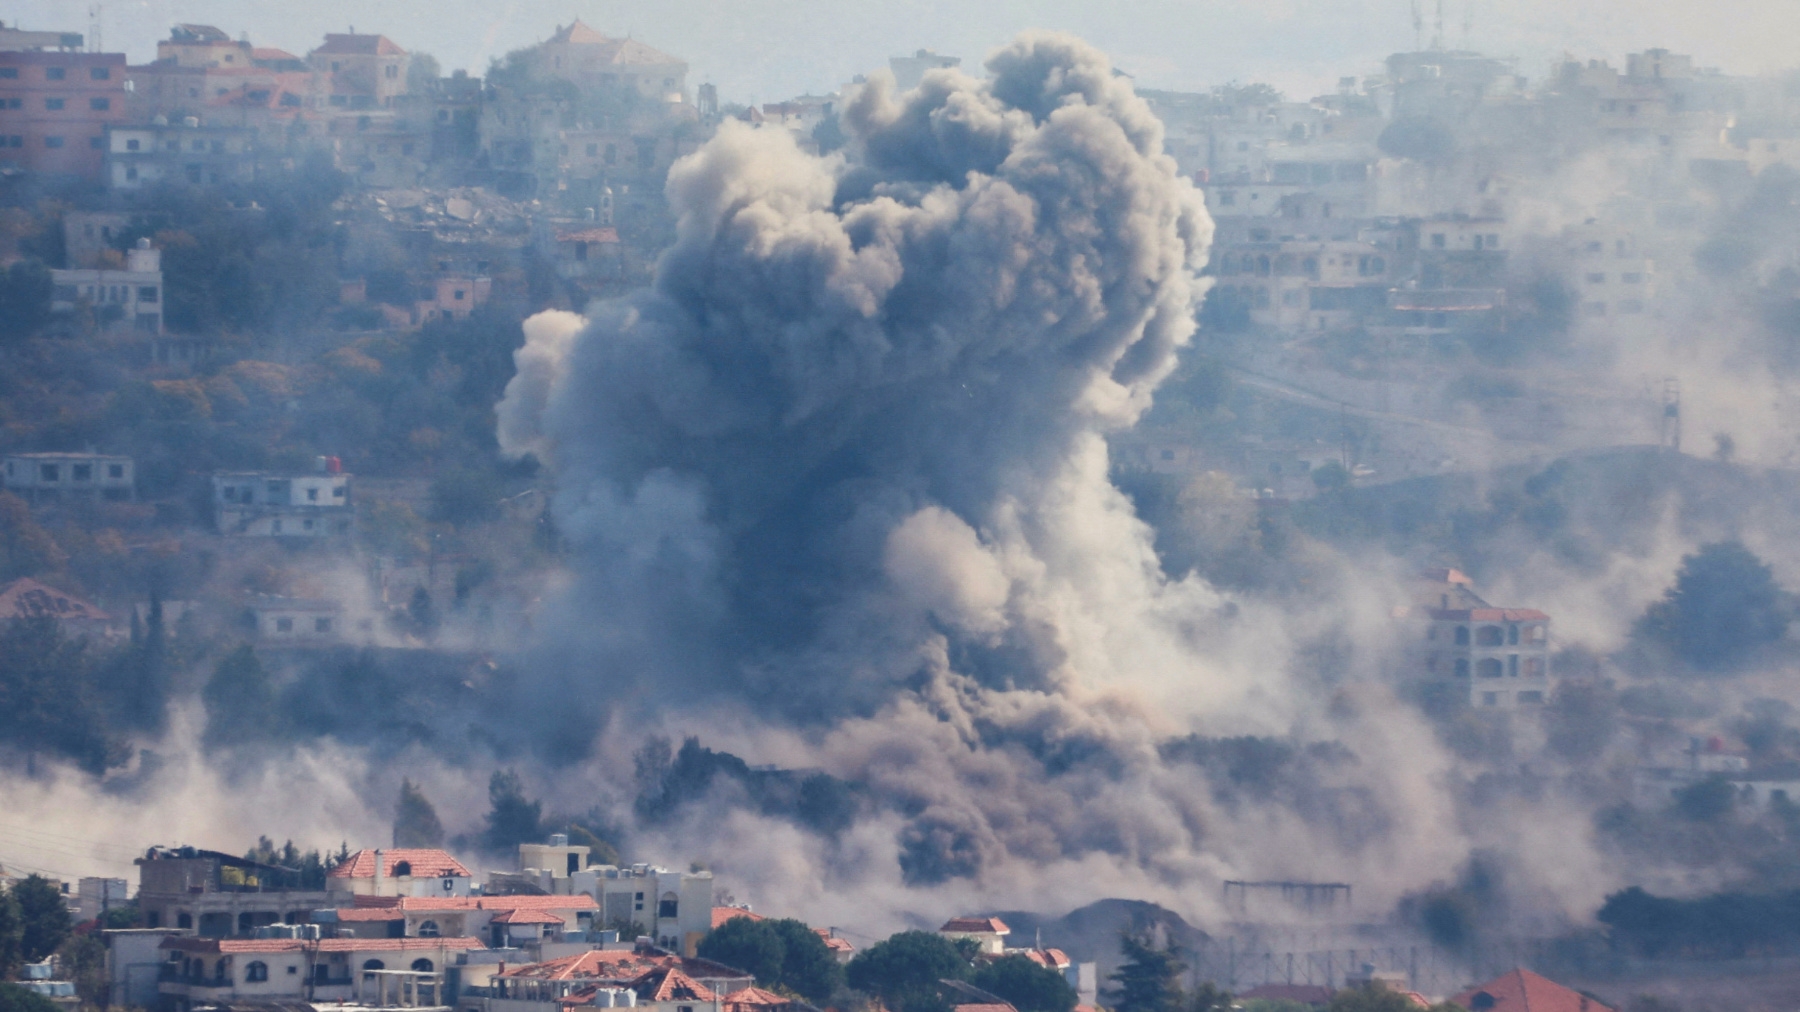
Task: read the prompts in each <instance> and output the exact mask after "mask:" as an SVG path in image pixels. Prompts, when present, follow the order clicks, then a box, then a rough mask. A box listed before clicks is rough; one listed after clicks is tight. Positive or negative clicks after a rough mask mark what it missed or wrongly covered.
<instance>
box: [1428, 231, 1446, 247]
mask: <svg viewBox="0 0 1800 1012" xmlns="http://www.w3.org/2000/svg"><path fill="white" fill-rule="evenodd" d="M1431 248H1432V249H1443V248H1444V233H1442V232H1433V233H1431Z"/></svg>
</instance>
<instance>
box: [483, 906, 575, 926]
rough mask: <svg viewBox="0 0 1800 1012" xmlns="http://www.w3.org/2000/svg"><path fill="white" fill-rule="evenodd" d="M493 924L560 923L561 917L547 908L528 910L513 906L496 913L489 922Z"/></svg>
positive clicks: (561, 921)
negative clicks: (510, 908)
mask: <svg viewBox="0 0 1800 1012" xmlns="http://www.w3.org/2000/svg"><path fill="white" fill-rule="evenodd" d="M490 923H493V924H562V923H564V921H563V919H562V918H560V917H558V916H556V915H555V914H553V913H551V912H549V911H548V910H528V909H525V908H523V907H515V908H514V909H512V910H508V911H506V912H505V913H502V914H498V915H496V916H495V917H494V918H493V920H492V921H491V922H490Z"/></svg>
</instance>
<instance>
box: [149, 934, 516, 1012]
mask: <svg viewBox="0 0 1800 1012" xmlns="http://www.w3.org/2000/svg"><path fill="white" fill-rule="evenodd" d="M481 947H482V945H481V942H480V941H478V940H476V939H473V938H317V939H315V938H280V937H275V938H237V939H231V938H217V937H210V938H208V937H203V938H184V937H181V936H170V937H168V938H165V939H164V940H163V941H162V943H161V946H160V948H161V950H162V952H163V953H164V954H165V957H166V959H165V961H164V963H163V965H162V968H161V972H160V974H159V983H158V991H159V992H160V994H161V996H162V999H163V1002H164V1007H165V1008H168V1009H170V1010H172V1012H189V1010H190V1009H194V1008H198V1007H202V1006H205V1007H216V1006H220V1005H224V1004H228V1003H232V1002H245V1003H257V1002H283V1001H286V1002H316V1003H328V1002H330V1003H343V1004H355V1005H360V1006H366V1007H369V1008H376V1009H381V1008H387V1009H392V1008H408V1007H422V1008H442V1007H444V1006H446V1005H448V1004H449V995H448V994H447V993H446V992H445V990H444V973H445V969H446V968H447V967H449V966H451V965H453V964H454V963H455V962H456V958H457V956H459V955H460V954H462V953H465V952H468V951H469V950H471V949H479V948H481Z"/></svg>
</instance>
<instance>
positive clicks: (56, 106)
mask: <svg viewBox="0 0 1800 1012" xmlns="http://www.w3.org/2000/svg"><path fill="white" fill-rule="evenodd" d="M67 104H68V103H67V102H66V101H65V100H63V99H60V98H47V99H44V108H46V109H48V110H50V111H51V112H57V111H58V110H60V109H62V107H63V106H65V105H67Z"/></svg>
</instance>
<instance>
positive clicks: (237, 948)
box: [161, 935, 487, 953]
mask: <svg viewBox="0 0 1800 1012" xmlns="http://www.w3.org/2000/svg"><path fill="white" fill-rule="evenodd" d="M161 947H162V948H164V949H178V950H180V951H182V952H220V953H229V952H299V951H301V950H303V949H309V950H312V951H314V952H389V951H414V950H418V951H424V950H429V949H482V948H486V947H487V946H486V943H484V942H483V941H482V940H481V939H479V938H324V939H320V940H319V941H316V942H314V941H308V940H306V939H303V938H191V937H184V936H180V935H170V936H169V937H167V938H165V939H163V941H162V946H161Z"/></svg>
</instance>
